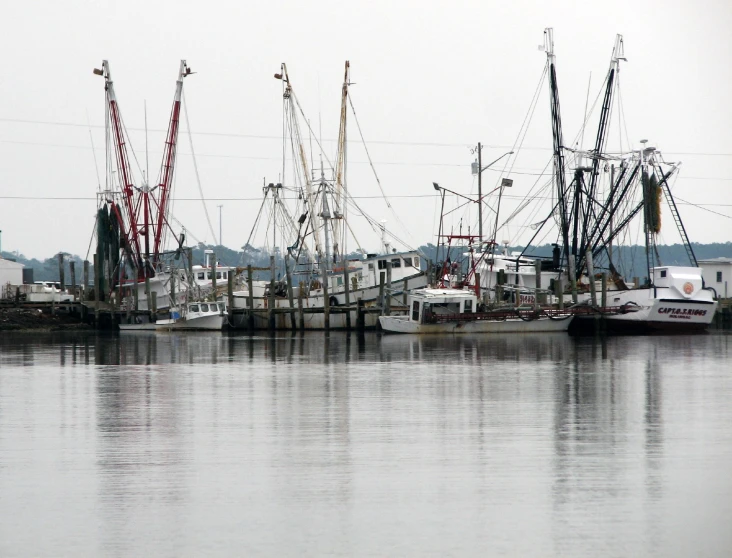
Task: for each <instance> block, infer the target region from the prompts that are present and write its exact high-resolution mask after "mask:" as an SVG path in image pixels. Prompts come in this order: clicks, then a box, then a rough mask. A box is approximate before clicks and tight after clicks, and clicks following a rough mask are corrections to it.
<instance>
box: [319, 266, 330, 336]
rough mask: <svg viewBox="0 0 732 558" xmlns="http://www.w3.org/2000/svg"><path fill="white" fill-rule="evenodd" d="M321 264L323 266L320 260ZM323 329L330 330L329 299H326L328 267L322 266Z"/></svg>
mask: <svg viewBox="0 0 732 558" xmlns="http://www.w3.org/2000/svg"><path fill="white" fill-rule="evenodd" d="M321 263H322V264H325V262H323V261H322V260H321ZM323 328H325V330H326V331H328V330H330V298H329V297H328V266H327V265H323Z"/></svg>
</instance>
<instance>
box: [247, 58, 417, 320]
mask: <svg viewBox="0 0 732 558" xmlns="http://www.w3.org/2000/svg"><path fill="white" fill-rule="evenodd" d="M275 78H276V79H278V80H281V82H282V85H283V90H282V96H283V99H284V102H283V109H284V111H285V114H284V121H285V122H286V123H287V126H286V127H287V135H286V136H285V137H283V141H284V145H283V153H284V152H285V149H288V148H291V149H292V157H291V159H292V161H293V164H292V168H290V167H289V164H290V163H289V162H288V161H289V160H290V158H287V159H285V161H283V169H282V170H283V172H282V174H281V177H283V178H282V180H283V181H282V182H278V183H269V184H265V185H263V202H262V206H261V208H260V211H259V213H258V216H257V217H256V218H255V219H254V222H253V225H252V231H251V233H250V236H249V239H248V240H247V242H246V244H245V246H246V247H251V242H254V237H255V235H256V234H257V233H259V234H260V235H261V234H262V233H263V232H264V234H265V236H266V240H265V242H266V244H267V245H266V246H265V248H267V250H268V252H269V254H270V257H271V262H270V266H269V267H268V268H266V269H262V268H260V269H259V270H257V271H258V276H257V277H255V278H252V281H251V284H247V286H246V288H244V289H240V290H238V291H236V292H234V307H235V308H245V309H250V308H251V309H254V310H258V309H272V308H275V309H279V308H281V309H286V308H290V307H291V305H293V304H294V302H293V300H295V301H297V300H299V299H301V300H302V304H303V307H304V308H305V309H309V310H312V309H323V308H324V306H325V305H326V304H328V305H329V306H331V307H336V306H341V307H342V306H348V307H349V308H352V309H351V310H349V311H347V312H337V313H335V312H334V313H333V314H331V315H330V327H331V328H334V329H337V328H343V327H347V323H348V321H349V320H350V321H351V323H355V320H356V316H357V311H356V308H355V303H356V301H357V300H361V301H363V303H364V304H366V305H371V304H377V303H379V296H380V294H383V293H384V292H386V293H388V294H387V295H386V296H392V297H394V296H401V295H402V293H403V291H404V289H405V288H407V289H413V288H420V287H425V286H426V285H427V276H426V274H425V273H424V272H423V271H422V269H421V268H422V264H423V263H426V262H424V261H423V258H422V257H421V254H420V253H419V252H418V251H417V250H414V249H410V248H409V247H408V246H406V245H404V242H403V241H402V240H400V239H399V238H398V237H397V236H396V235H394V234H393V233H391V232H390V231H388V230H387V229H386V227H385V225H384V223H385V222H384V221H383V220H382V221H377V220H376V219H374V218H373V217H370V216H369V215H368V214H367V213H366V212H365V211H364V210H363V208H362V207H359V205H358V204H357V201H356V200H355V199H354V197H353V196H351V195H350V193H349V191H348V187H347V180H346V167H347V165H346V162H347V161H346V115H347V113H348V107H349V105H350V104H351V101H350V97H349V86H350V64H349V62H346V63H345V70H344V78H343V85H342V90H341V107H340V109H341V110H340V128H339V132H338V144H337V149H336V155H335V158H334V159H333V160H332V161H331V160H330V159H328V157H327V156H326V155H325V154H324V153H322V152H321V156H320V160H319V162H315V161H313V160H312V152H311V156H310V157H308V156H307V149H306V147H305V142H304V139H303V134H302V131H301V129H300V120H301V116H302V115H303V114H304V113H303V111H302V107H301V106H300V104H299V101H298V98H297V96H296V94H295V89H294V87H293V81H292V78H291V77H290V74H289V73H288V69H287V66H286V65H285V64H284V63H283V64H282V65H281V67H280V72H279V73H277V74H275ZM354 115H355V112H354ZM304 122H305V126H307V130H308V131H309V132H310V134H311V138H310V143H311V145H312V143H313V142H315V143H316V144H317V145H318V147H319V148H320V149H321V150H322V149H323V146H322V145H321V144H320V142H319V141H318V140H317V139H316V138H313V137H312V135H313V134H312V130H310V124H309V122H308V121H307V120H306V119H304ZM359 131H360V129H359ZM364 147H365V143H364ZM316 165H317V166H319V169H316V168H314V167H316ZM290 175H291V178H290ZM286 179H287V180H289V182H287V181H286ZM376 179H377V182H378V177H377V178H376ZM379 186H380V184H379ZM384 197H385V198H386V196H384ZM387 206H388V207H389V209H390V210H391V211H392V212H393V209H392V208H391V206H390V205H389V203H388V200H387ZM349 215H358V216H359V218H364V219H366V220H367V221H368V224H369V226H370V227H371V228H372V229H373V230H374V231H375V232H378V231H380V232H381V239H380V241H381V246H380V248H381V250H380V251H379V252H378V253H369V252H368V251H366V250H364V249H363V247H362V244H361V243H360V242H359V240H358V239H356V238H355V236H354V235H353V231H352V224H349V222H348V219H349ZM397 219H398V217H397ZM263 222H267V224H268V225H267V228H266V230H265V231H262V230H261V227H260V225H261V223H263ZM349 242H351V243H353V244H355V245H356V246H357V247H358V249H357V251H355V252H352V253H349V252H348V243H349ZM399 245H401V246H399ZM249 257H251V255H250V254H249V253H248V252H247V250H245V251H244V253H243V259H242V265H244V264H245V263H248V261H247V260H246V259H247V258H249ZM252 259H253V258H252ZM262 272H264V274H268V275H269V278H270V280H269V281H266V280H262V279H261V275H262ZM236 319H237V322H236V323H235V326H237V327H240V326H243V325H244V324H245V322H244V315H243V314H240V315H237V316H236ZM324 319H325V318H324V313H322V312H320V313H319V312H308V313H307V317H306V319H305V324H304V327H305V328H306V329H322V328H323V327H324ZM366 322H367V323H366V327H373V326H375V325H376V322H377V319H376V316H375V315H372V314H369V315H367V316H366ZM268 326H269V321H268V318H267V317H266V316H265V315H264V313H262V314H261V315H260V314H255V327H268ZM274 326H275V329H280V328H286V329H289V328H290V327H291V317H290V315H287V314H285V313H280V314H277V315H276V316H275V324H274Z"/></svg>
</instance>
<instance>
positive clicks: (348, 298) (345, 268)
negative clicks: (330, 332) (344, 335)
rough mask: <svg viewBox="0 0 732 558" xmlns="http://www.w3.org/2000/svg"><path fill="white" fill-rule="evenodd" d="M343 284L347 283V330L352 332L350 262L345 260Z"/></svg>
mask: <svg viewBox="0 0 732 558" xmlns="http://www.w3.org/2000/svg"><path fill="white" fill-rule="evenodd" d="M343 282H344V283H345V287H346V288H345V297H346V308H348V311H346V330H347V331H351V310H350V308H351V283H350V282H349V279H348V260H347V259H346V258H343Z"/></svg>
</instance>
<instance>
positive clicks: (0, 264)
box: [0, 258, 25, 269]
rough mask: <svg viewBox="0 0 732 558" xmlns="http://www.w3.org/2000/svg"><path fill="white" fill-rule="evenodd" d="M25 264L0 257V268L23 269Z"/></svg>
mask: <svg viewBox="0 0 732 558" xmlns="http://www.w3.org/2000/svg"><path fill="white" fill-rule="evenodd" d="M24 267H25V266H24V265H23V264H22V263H18V262H14V261H13V260H7V259H5V258H0V268H3V269H23V268H24Z"/></svg>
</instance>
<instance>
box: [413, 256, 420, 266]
mask: <svg viewBox="0 0 732 558" xmlns="http://www.w3.org/2000/svg"><path fill="white" fill-rule="evenodd" d="M412 265H414V267H416V268H417V269H419V256H414V262H413V264H412Z"/></svg>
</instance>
